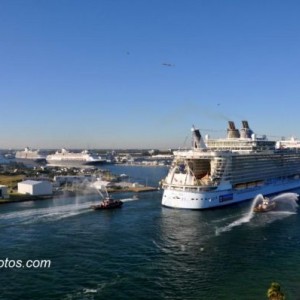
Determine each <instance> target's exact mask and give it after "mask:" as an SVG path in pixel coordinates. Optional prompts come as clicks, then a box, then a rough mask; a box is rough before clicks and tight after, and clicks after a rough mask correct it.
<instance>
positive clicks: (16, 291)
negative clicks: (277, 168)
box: [0, 166, 300, 300]
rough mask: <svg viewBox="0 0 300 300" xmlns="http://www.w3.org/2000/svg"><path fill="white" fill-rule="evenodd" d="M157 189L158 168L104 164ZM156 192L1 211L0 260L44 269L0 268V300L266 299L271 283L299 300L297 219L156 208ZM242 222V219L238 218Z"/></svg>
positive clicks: (235, 209)
mask: <svg viewBox="0 0 300 300" xmlns="http://www.w3.org/2000/svg"><path fill="white" fill-rule="evenodd" d="M111 168H112V171H113V172H114V173H119V174H121V173H126V174H128V175H130V176H131V178H132V180H133V181H139V182H144V183H145V182H146V181H148V182H147V183H148V184H149V185H151V184H152V185H154V184H155V185H157V183H158V181H159V180H160V179H161V178H163V177H164V176H165V174H166V172H167V170H166V168H163V167H120V166H112V167H111ZM161 196H162V193H161V192H160V191H158V192H151V193H143V194H140V195H139V199H138V200H133V199H132V194H118V195H115V198H119V199H125V200H124V202H125V203H124V205H123V207H122V208H121V209H117V210H114V211H97V212H96V211H92V210H90V209H89V206H90V205H91V204H93V203H95V202H97V200H98V196H96V195H94V196H90V195H89V196H80V197H75V198H64V197H62V198H61V199H55V200H47V201H37V202H25V203H17V204H8V205H2V206H1V207H0V209H1V218H0V227H1V230H0V238H1V248H0V259H5V258H9V259H15V260H18V259H22V260H24V261H25V260H28V259H32V260H35V259H50V260H51V262H52V264H51V267H50V268H48V269H16V268H14V269H5V268H2V269H0V280H1V295H0V299H9V300H11V299H18V300H19V299H32V300H34V299H65V300H67V299H212V300H215V299H241V300H243V299H245V300H246V299H247V300H248V299H249V300H250V299H266V296H265V294H266V290H267V288H268V286H269V284H270V282H271V281H273V280H276V281H278V282H280V284H281V286H282V289H283V291H284V292H285V294H286V295H287V296H288V299H300V252H299V248H300V218H299V214H298V213H295V212H292V211H284V212H277V213H268V214H261V215H255V216H254V217H253V218H252V219H250V221H249V222H245V220H246V219H247V214H248V210H249V208H250V205H251V202H248V203H244V204H241V205H237V206H232V207H227V208H223V209H217V210H209V211H186V210H175V209H169V208H164V207H162V206H161ZM245 218H246V219H245Z"/></svg>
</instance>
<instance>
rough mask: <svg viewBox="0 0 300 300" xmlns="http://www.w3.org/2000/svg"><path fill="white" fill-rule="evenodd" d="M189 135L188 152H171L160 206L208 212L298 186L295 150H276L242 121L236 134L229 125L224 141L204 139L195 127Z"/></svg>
mask: <svg viewBox="0 0 300 300" xmlns="http://www.w3.org/2000/svg"><path fill="white" fill-rule="evenodd" d="M192 133H193V145H192V149H190V150H181V151H180V150H179V151H175V152H174V160H173V162H172V165H171V168H170V170H169V172H168V175H167V177H166V178H165V179H164V180H163V181H162V188H163V189H164V192H163V198H162V205H164V206H168V207H174V208H183V209H208V208H214V207H220V206H225V205H229V204H235V203H238V202H241V201H244V200H249V199H253V198H254V197H255V196H256V195H257V194H263V195H270V194H276V193H280V192H283V191H287V190H292V189H295V188H299V187H300V179H299V178H300V149H297V148H294V149H293V148H288V149H284V148H280V149H278V148H276V141H269V140H267V138H266V137H265V136H263V137H258V136H257V135H255V134H254V133H253V132H252V130H251V129H250V128H249V124H248V122H247V121H242V128H241V130H238V129H236V127H235V124H234V122H232V121H230V122H229V126H228V129H227V138H224V139H210V138H208V137H207V138H205V139H203V138H202V136H201V133H200V131H199V129H196V128H192Z"/></svg>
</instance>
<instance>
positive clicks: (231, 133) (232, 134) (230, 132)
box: [227, 121, 240, 139]
mask: <svg viewBox="0 0 300 300" xmlns="http://www.w3.org/2000/svg"><path fill="white" fill-rule="evenodd" d="M239 137H240V133H239V130H238V129H236V128H235V125H234V122H232V121H228V129H227V138H229V139H232V138H239Z"/></svg>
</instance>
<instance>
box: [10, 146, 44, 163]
mask: <svg viewBox="0 0 300 300" xmlns="http://www.w3.org/2000/svg"><path fill="white" fill-rule="evenodd" d="M15 157H16V158H18V159H31V160H37V161H38V160H45V159H46V154H45V153H44V152H42V151H41V150H32V149H30V148H29V147H26V148H25V149H24V150H22V151H17V152H16V156H15Z"/></svg>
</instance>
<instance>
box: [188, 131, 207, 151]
mask: <svg viewBox="0 0 300 300" xmlns="http://www.w3.org/2000/svg"><path fill="white" fill-rule="evenodd" d="M191 130H192V132H193V148H194V149H205V148H206V145H205V143H204V141H203V139H202V136H201V133H200V130H199V129H197V128H195V127H194V126H193V128H192V129H191Z"/></svg>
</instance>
